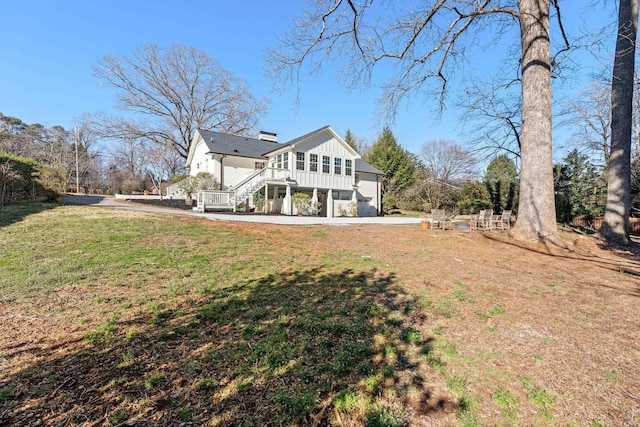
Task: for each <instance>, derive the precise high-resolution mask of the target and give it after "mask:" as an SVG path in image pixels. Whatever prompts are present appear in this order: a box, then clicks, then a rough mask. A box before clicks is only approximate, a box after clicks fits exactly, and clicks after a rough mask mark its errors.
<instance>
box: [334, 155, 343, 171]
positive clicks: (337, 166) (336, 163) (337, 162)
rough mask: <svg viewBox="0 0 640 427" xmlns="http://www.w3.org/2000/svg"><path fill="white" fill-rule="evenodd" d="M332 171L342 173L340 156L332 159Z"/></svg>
mask: <svg viewBox="0 0 640 427" xmlns="http://www.w3.org/2000/svg"><path fill="white" fill-rule="evenodd" d="M333 173H334V174H336V175H342V159H341V158H340V157H336V158H335V159H333Z"/></svg>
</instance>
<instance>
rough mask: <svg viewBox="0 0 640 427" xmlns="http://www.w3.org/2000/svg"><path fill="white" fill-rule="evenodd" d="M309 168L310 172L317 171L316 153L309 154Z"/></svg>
mask: <svg viewBox="0 0 640 427" xmlns="http://www.w3.org/2000/svg"><path fill="white" fill-rule="evenodd" d="M309 170H310V171H311V172H318V155H317V154H309Z"/></svg>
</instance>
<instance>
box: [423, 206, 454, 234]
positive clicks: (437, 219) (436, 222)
mask: <svg viewBox="0 0 640 427" xmlns="http://www.w3.org/2000/svg"><path fill="white" fill-rule="evenodd" d="M429 222H430V223H431V228H432V229H433V228H439V227H442V229H443V230H446V229H447V223H449V228H450V229H451V228H453V222H451V220H450V219H447V214H446V212H445V210H444V209H431V220H430V221H429Z"/></svg>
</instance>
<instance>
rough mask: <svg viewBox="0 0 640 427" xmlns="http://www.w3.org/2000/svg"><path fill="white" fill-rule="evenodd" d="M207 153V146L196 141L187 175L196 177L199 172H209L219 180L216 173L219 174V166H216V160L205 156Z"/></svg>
mask: <svg viewBox="0 0 640 427" xmlns="http://www.w3.org/2000/svg"><path fill="white" fill-rule="evenodd" d="M208 151H209V148H208V147H207V144H205V143H204V141H202V139H198V142H197V143H196V148H195V151H194V152H193V158H192V161H191V167H190V169H189V175H197V174H198V173H200V172H209V173H210V174H213V175H214V176H216V178H219V176H218V175H217V174H216V172H217V173H218V174H219V173H220V165H219V164H216V160H214V159H211V155H210V154H206V153H207V152H208Z"/></svg>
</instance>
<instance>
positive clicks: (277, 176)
mask: <svg viewBox="0 0 640 427" xmlns="http://www.w3.org/2000/svg"><path fill="white" fill-rule="evenodd" d="M187 169H188V170H189V173H190V175H196V174H198V173H199V172H209V173H211V174H212V175H213V176H214V177H215V178H216V180H217V181H218V182H219V183H220V189H219V190H218V191H206V192H200V193H199V195H198V209H200V210H204V209H208V208H210V209H216V208H218V209H219V208H225V207H226V208H233V209H235V207H236V206H237V205H239V204H241V203H243V202H244V203H245V206H246V207H248V206H251V207H253V206H255V201H256V200H257V199H258V198H259V199H262V200H265V198H266V201H267V202H266V203H264V205H265V206H266V209H265V210H266V211H269V212H279V213H283V214H286V215H295V214H297V212H295V209H294V206H293V203H292V196H293V195H294V194H295V193H306V194H308V195H309V196H310V197H311V198H312V201H313V202H319V203H320V212H319V214H320V215H322V216H328V217H333V216H341V215H353V214H355V213H356V212H357V215H358V216H376V215H379V214H380V206H381V199H380V177H381V175H384V174H383V172H381V171H379V170H378V169H376V168H374V167H373V166H371V165H369V164H368V163H366V162H365V161H364V160H362V159H361V158H360V155H359V154H358V153H357V152H356V151H355V150H354V149H353V148H351V147H350V146H349V145H348V144H347V143H346V142H345V141H344V140H343V139H342V138H341V137H340V136H339V135H338V134H337V133H336V132H335V131H334V130H333V129H331V127H329V126H325V127H323V128H321V129H318V130H315V131H313V132H310V133H308V134H306V135H303V136H301V137H299V138H296V139H294V140H292V141H289V142H288V143H286V144H281V143H278V142H277V136H276V135H275V134H273V133H267V132H261V133H260V137H259V138H258V139H255V138H247V137H244V136H237V135H229V134H224V133H219V132H212V131H207V130H202V129H198V130H197V131H196V132H195V135H194V137H193V140H192V143H191V148H190V150H189V153H188V155H187ZM255 194H258V196H254V195H255ZM356 209H357V210H356Z"/></svg>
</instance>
